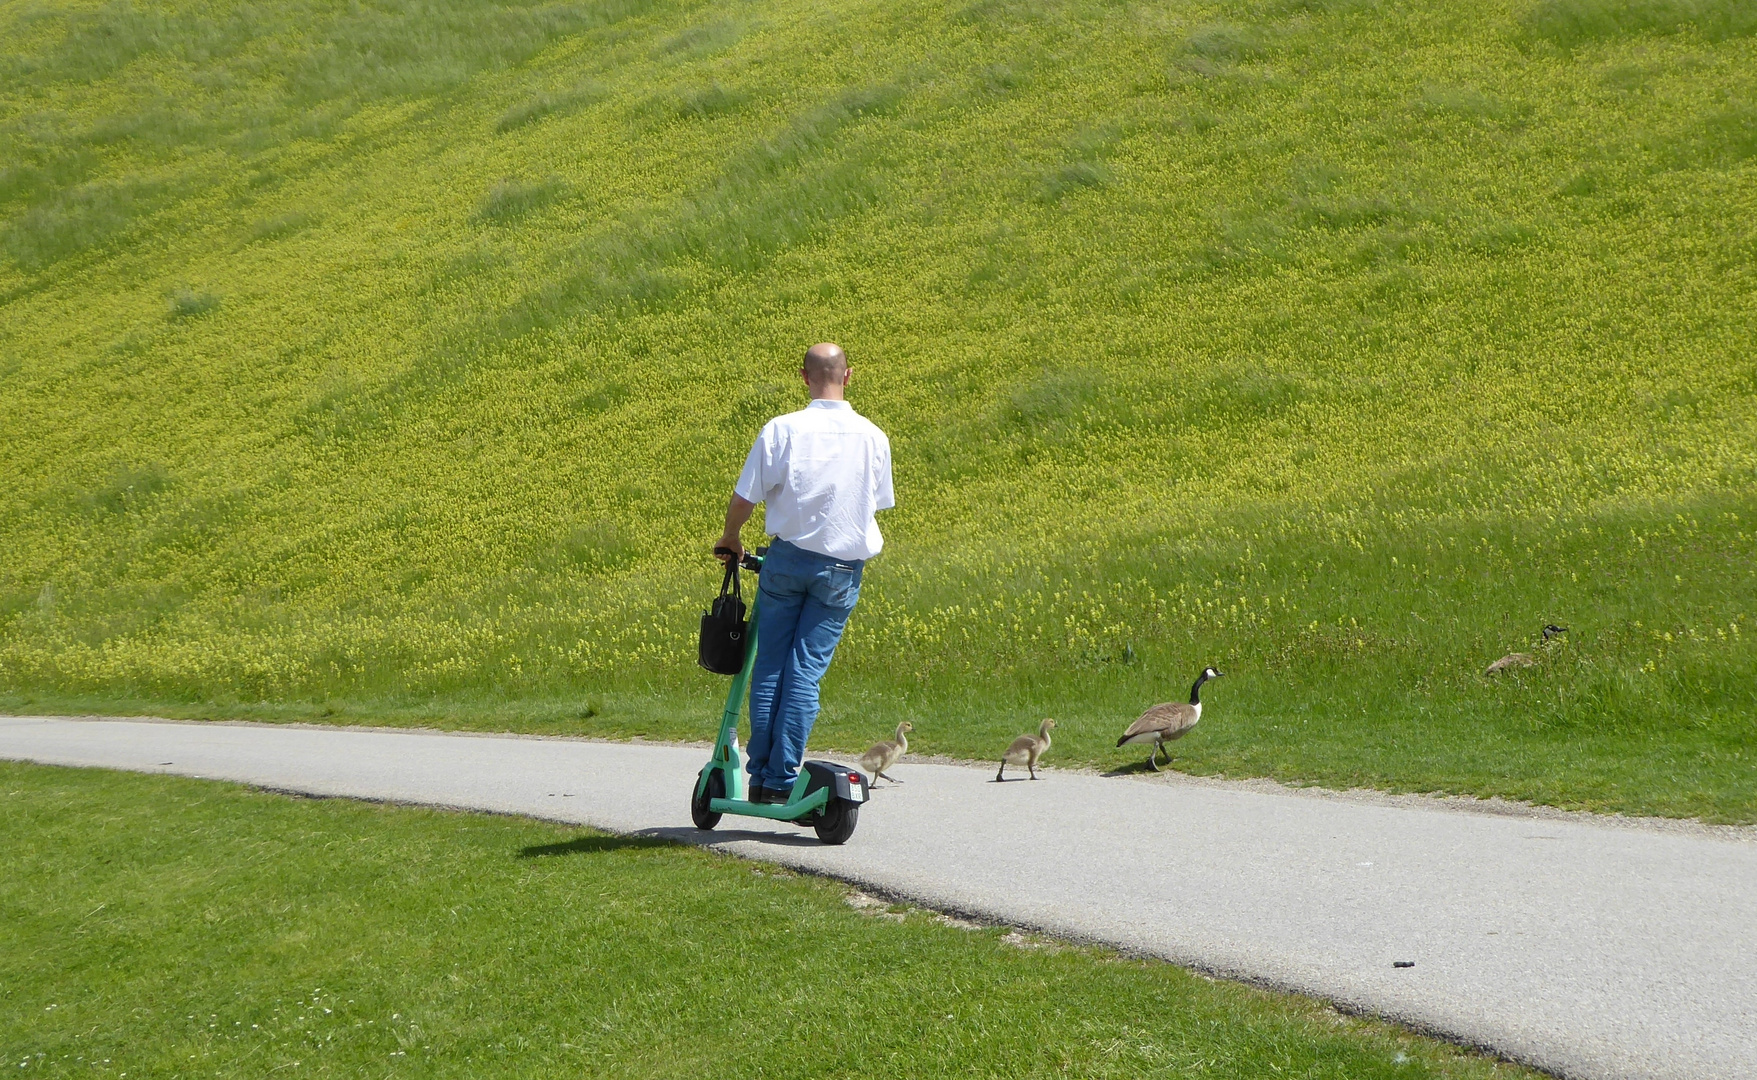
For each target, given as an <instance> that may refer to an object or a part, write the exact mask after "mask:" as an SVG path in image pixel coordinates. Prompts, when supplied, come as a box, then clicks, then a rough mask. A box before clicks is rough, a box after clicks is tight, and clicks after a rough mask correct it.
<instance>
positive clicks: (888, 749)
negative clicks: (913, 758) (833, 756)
mask: <svg viewBox="0 0 1757 1080" xmlns="http://www.w3.org/2000/svg"><path fill="white" fill-rule="evenodd" d="M914 730H915V725H914V724H911V723H910V722H909V721H907V720H905V721H903V722H902V723H901V724H898V725H897V737H896V738H895V739H890V740H886V741H884V742H875V743H873V744H872V749H871V750H868V751H867V752H866V753H864V754H862V755H861V756H860V767H861V768H863V769H865V770H866V771H867V772H869V773H871V774H872V775H873V776H875V777H878V776H883V777H884V778H885V779H886V780H889V781H890V782H891V783H893V784H901V783H902V782H903V781H901V780H899V779H897V778H896V777H894V776H890V775H888V774H886V772H885V770H886V769H888V768H890V767H891V766H893V765H895V764H896V763H897V759H898V758H900V757H902V756H903V755H904V754H907V753H908V752H909V739H908V735H909V733H910V732H911V731H914Z"/></svg>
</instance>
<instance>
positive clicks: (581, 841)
mask: <svg viewBox="0 0 1757 1080" xmlns="http://www.w3.org/2000/svg"><path fill="white" fill-rule="evenodd" d="M669 831H674V832H682V831H683V830H682V829H676V830H669ZM676 843H677V842H676V841H674V840H668V839H665V838H663V837H659V836H576V837H574V838H573V839H572V840H563V841H562V842H561V843H559V844H533V845H531V846H530V847H527V848H521V849H520V850H519V858H521V859H541V858H546V857H548V856H550V855H597V854H600V853H602V852H607V851H627V850H629V849H631V848H633V849H638V848H662V847H675V846H676Z"/></svg>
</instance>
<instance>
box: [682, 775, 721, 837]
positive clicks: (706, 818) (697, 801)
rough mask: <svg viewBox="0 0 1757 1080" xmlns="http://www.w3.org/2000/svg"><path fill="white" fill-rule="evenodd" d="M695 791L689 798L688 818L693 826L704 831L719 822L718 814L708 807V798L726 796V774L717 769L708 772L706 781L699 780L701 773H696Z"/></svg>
mask: <svg viewBox="0 0 1757 1080" xmlns="http://www.w3.org/2000/svg"><path fill="white" fill-rule="evenodd" d="M696 789H697V793H695V794H692V795H691V796H690V798H689V818H690V820H691V821H693V822H695V827H696V828H698V829H701V830H703V831H706V830H708V829H712V828H713V827H714V826H716V825H718V824H720V814H718V813H717V812H715V811H713V810H710V809H708V800H709V799H723V798H725V797H726V776H725V774H724V773H722V772H721V771H720V770H719V769H714V770H712V771H710V772H708V782H707V783H705V784H704V783H702V782H701V774H700V773H697V774H696Z"/></svg>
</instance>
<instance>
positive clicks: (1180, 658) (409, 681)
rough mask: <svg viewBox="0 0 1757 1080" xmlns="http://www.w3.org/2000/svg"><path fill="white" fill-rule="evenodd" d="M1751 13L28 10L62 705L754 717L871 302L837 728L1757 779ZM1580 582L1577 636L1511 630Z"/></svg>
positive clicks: (631, 725) (32, 413)
mask: <svg viewBox="0 0 1757 1080" xmlns="http://www.w3.org/2000/svg"><path fill="white" fill-rule="evenodd" d="M1754 35H1757V4H1753V3H1752V2H1751V0H1689V2H1686V0H1536V2H1528V0H1512V2H1509V3H1474V2H1472V3H1465V2H1462V0H1456V2H1444V3H1422V4H1416V3H1395V2H1391V0H1382V2H1371V0H1358V2H1350V0H1335V2H1324V0H1307V2H1294V0H1273V2H1270V0H1262V2H1245V0H1239V2H1232V3H1189V4H1178V5H1171V4H1158V5H1155V4H1134V3H1125V2H1105V0H1066V2H1062V3H1055V2H1050V0H976V2H973V3H968V4H964V3H960V2H958V0H951V2H949V3H948V2H945V0H936V2H917V0H889V2H886V3H870V2H866V0H814V2H812V3H809V4H808V3H797V2H791V0H716V2H703V3H697V2H690V0H586V2H581V3H553V4H528V5H518V4H501V5H496V4H490V3H483V2H480V0H430V2H427V3H421V4H416V3H409V2H402V0H385V2H380V3H376V4H364V3H348V4H343V3H339V2H330V0H289V2H282V3H276V4H272V5H271V4H253V3H243V2H233V0H213V2H210V3H181V2H177V3H162V4H159V3H154V4H147V3H134V4H129V3H114V4H108V5H97V4H89V3H73V2H60V3H29V4H26V3H20V2H11V0H8V2H0V170H3V171H0V416H4V417H5V418H6V422H5V424H4V425H0V475H3V476H4V477H5V478H6V483H5V484H4V485H0V689H3V690H4V691H5V693H6V694H7V696H6V698H5V699H4V703H5V704H6V706H7V707H9V708H12V709H15V710H16V709H31V708H39V709H40V708H89V709H94V710H106V711H108V710H130V709H149V710H157V711H166V712H183V713H189V714H197V715H260V716H290V717H315V716H325V715H328V716H335V717H340V718H343V719H348V718H371V719H377V720H389V721H392V722H433V721H436V720H437V721H439V722H443V723H449V724H459V725H463V726H478V727H519V728H526V729H533V730H550V731H586V732H599V733H611V734H634V733H643V734H648V735H652V736H660V737H691V736H693V737H702V736H703V735H704V733H705V732H706V731H707V730H708V724H709V721H710V718H711V716H712V715H714V714H715V713H716V712H717V707H716V701H715V699H716V698H717V697H718V695H719V694H721V693H723V692H724V685H725V684H724V682H723V681H721V680H718V679H715V678H713V677H712V676H708V675H705V674H703V673H701V672H699V671H697V670H696V669H694V667H693V666H692V663H691V659H692V650H693V633H694V625H693V624H694V620H695V616H696V615H697V613H699V611H700V609H701V606H702V605H703V603H704V602H705V598H706V596H707V595H708V593H709V592H710V591H711V589H712V587H713V585H714V581H715V574H714V569H713V566H712V564H711V563H710V562H709V561H708V560H707V558H706V555H705V549H706V547H707V545H708V544H709V543H710V542H711V540H712V538H713V536H714V535H716V533H717V529H718V514H719V511H720V510H721V508H722V507H723V504H724V499H725V495H726V492H727V491H728V489H729V486H730V484H731V481H732V479H733V477H734V475H735V473H736V470H737V467H738V465H739V463H740V461H741V459H742V455H743V453H744V451H745V449H746V448H747V446H748V444H749V440H750V438H751V437H752V436H753V434H754V432H755V430H756V428H757V427H758V426H759V425H760V423H761V422H762V421H763V420H764V419H766V418H767V417H768V416H769V415H771V414H773V413H774V412H777V411H782V410H785V409H788V408H791V407H794V406H796V405H797V404H798V403H799V401H800V395H799V394H798V392H797V390H796V384H795V382H794V379H793V375H792V372H793V370H794V369H795V368H796V365H797V362H798V361H797V357H798V354H799V351H800V349H801V347H802V346H803V345H805V344H807V343H809V342H811V341H815V340H819V339H823V338H831V339H835V340H839V341H841V342H842V343H843V344H844V345H846V346H847V347H848V349H849V351H850V354H851V355H852V357H853V359H854V361H855V365H856V375H855V383H854V386H853V393H854V397H855V399H856V405H857V406H858V407H859V408H861V409H862V410H863V411H864V412H866V413H867V414H868V415H870V416H872V417H873V418H874V419H875V420H877V421H878V422H879V423H880V424H882V425H883V426H884V427H885V428H886V429H887V430H888V431H889V432H890V433H891V436H892V439H893V444H894V447H895V452H896V459H897V484H898V494H899V500H900V503H901V505H900V506H899V507H898V509H896V510H895V511H892V512H890V513H889V514H887V515H886V517H885V518H884V519H883V525H884V527H885V529H886V530H887V535H888V536H889V538H890V546H889V547H888V549H887V551H886V553H885V554H884V555H883V556H882V557H881V558H880V559H879V560H877V561H875V563H874V564H873V565H872V567H871V570H870V574H869V577H868V579H867V580H868V585H867V588H866V591H865V594H864V597H863V600H862V608H861V610H860V612H859V614H858V615H857V616H856V619H855V623H854V624H853V627H852V629H851V631H850V635H849V638H848V640H847V641H846V643H845V644H844V646H843V650H842V652H841V654H840V656H839V658H838V661H837V666H836V668H835V669H834V671H833V672H832V675H831V677H830V680H829V682H828V683H827V684H826V714H825V717H824V720H823V722H822V724H821V725H820V729H819V731H820V735H819V742H821V743H822V744H824V745H827V746H843V747H854V746H862V745H864V744H865V743H866V742H867V741H869V740H870V739H872V738H874V737H876V736H877V735H879V734H880V733H882V732H883V731H886V730H888V728H889V726H890V725H891V724H892V723H894V722H895V720H897V719H899V718H904V717H907V718H910V719H912V720H914V721H915V723H916V725H917V745H918V746H919V747H920V748H921V749H922V750H925V751H929V752H940V753H950V754H958V755H965V756H972V757H987V756H990V755H991V754H992V753H994V752H996V751H997V750H998V748H999V747H1000V746H1002V745H1004V742H1005V739H1006V738H1008V737H1010V736H1011V735H1013V734H1015V733H1017V732H1018V731H1022V730H1025V728H1026V727H1028V726H1030V725H1032V724H1034V722H1035V721H1036V719H1037V718H1038V717H1039V716H1042V715H1046V714H1053V715H1055V716H1057V717H1058V719H1060V720H1061V721H1062V726H1061V727H1060V728H1059V729H1058V742H1057V749H1056V751H1055V752H1054V754H1053V755H1052V759H1059V760H1061V761H1063V762H1075V761H1083V762H1092V763H1098V764H1104V765H1116V764H1122V763H1136V762H1138V761H1139V760H1140V759H1141V758H1142V757H1144V755H1143V754H1138V753H1136V752H1135V751H1134V750H1130V751H1127V752H1126V753H1125V752H1119V751H1115V750H1113V749H1111V748H1110V744H1111V742H1112V741H1114V738H1115V735H1116V733H1117V732H1118V731H1119V730H1120V729H1121V728H1122V727H1123V726H1124V725H1125V724H1126V723H1127V722H1128V720H1129V719H1131V718H1132V717H1133V716H1134V714H1135V713H1136V712H1137V711H1138V710H1139V709H1140V708H1141V707H1143V706H1144V705H1147V704H1150V703H1152V702H1154V701H1158V700H1164V699H1166V698H1173V697H1182V696H1183V695H1184V694H1185V693H1186V688H1187V686H1188V683H1189V680H1190V679H1191V678H1193V676H1194V674H1195V672H1196V670H1197V669H1198V668H1199V667H1200V666H1201V665H1203V664H1205V663H1210V662H1212V663H1215V664H1218V665H1219V666H1220V667H1222V668H1223V669H1224V670H1226V671H1228V673H1229V675H1230V676H1231V678H1230V679H1229V680H1223V681H1222V682H1220V683H1217V684H1215V686H1214V687H1213V688H1212V690H1211V691H1210V694H1209V696H1208V698H1207V700H1208V701H1209V703H1210V710H1209V712H1208V713H1207V716H1206V719H1205V720H1204V723H1203V726H1202V728H1201V729H1199V730H1198V732H1197V734H1195V735H1194V736H1192V737H1191V738H1190V739H1188V740H1186V741H1185V742H1184V743H1183V744H1180V746H1179V750H1180V753H1181V758H1180V765H1179V767H1180V768H1184V769H1187V770H1191V771H1196V772H1205V773H1214V772H1225V773H1227V774H1229V775H1239V774H1255V775H1262V774H1268V775H1275V776H1279V777H1283V778H1287V779H1296V780H1310V781H1315V782H1322V783H1327V784H1353V783H1370V784H1376V785H1381V786H1387V787H1401V788H1422V789H1439V790H1464V791H1476V792H1481V793H1501V794H1507V795H1513V796H1517V797H1522V798H1532V799H1540V800H1545V801H1553V802H1560V803H1565V804H1569V805H1584V806H1593V807H1601V808H1617V809H1628V810H1642V811H1653V812H1661V813H1671V814H1701V815H1704V816H1707V817H1711V818H1716V819H1734V820H1751V819H1753V818H1757V749H1753V746H1754V745H1757V744H1754V742H1753V738H1752V737H1753V734H1757V690H1754V687H1757V678H1754V677H1757V644H1754V643H1753V638H1754V637H1757V367H1754V362H1753V355H1752V350H1751V343H1752V342H1753V340H1757V294H1754V291H1753V286H1754V284H1757V271H1754V270H1753V267H1757V225H1754V224H1753V223H1754V222H1757V36H1754ZM1547 621H1557V622H1561V623H1563V624H1564V625H1567V626H1569V627H1570V628H1571V631H1572V632H1571V633H1570V634H1569V635H1568V636H1567V638H1566V639H1565V644H1563V645H1562V646H1561V647H1560V648H1557V649H1553V650H1551V651H1550V652H1549V653H1547V654H1546V655H1545V657H1544V662H1543V663H1542V665H1541V666H1540V667H1538V668H1535V669H1533V670H1531V671H1528V672H1525V673H1523V674H1521V675H1519V676H1517V677H1514V678H1509V679H1506V680H1503V681H1499V682H1493V681H1490V680H1486V679H1484V678H1483V677H1482V676H1481V675H1480V672H1481V670H1482V668H1483V666H1484V665H1486V664H1487V663H1488V661H1490V660H1492V659H1494V658H1495V657H1497V656H1499V655H1501V654H1502V653H1504V652H1507V651H1510V650H1512V649H1515V648H1530V647H1531V646H1532V644H1533V643H1534V641H1535V637H1536V633H1537V630H1538V628H1539V627H1540V626H1542V625H1543V624H1544V623H1545V622H1547Z"/></svg>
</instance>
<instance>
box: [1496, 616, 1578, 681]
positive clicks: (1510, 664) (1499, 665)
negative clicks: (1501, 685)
mask: <svg viewBox="0 0 1757 1080" xmlns="http://www.w3.org/2000/svg"><path fill="white" fill-rule="evenodd" d="M1567 632H1568V628H1567V627H1566V626H1557V625H1556V624H1554V623H1551V624H1550V625H1548V626H1546V627H1544V628H1543V642H1542V644H1543V645H1548V644H1549V643H1550V640H1551V639H1552V638H1554V637H1555V636H1556V635H1558V634H1566V633H1567ZM1540 647H1541V646H1540ZM1536 665H1537V658H1536V657H1535V656H1532V655H1531V654H1530V653H1528V652H1515V653H1508V654H1507V655H1506V656H1503V657H1501V658H1500V659H1499V660H1496V661H1495V662H1494V663H1492V664H1490V665H1489V666H1488V668H1487V669H1486V670H1485V671H1484V672H1483V674H1484V675H1499V674H1500V673H1501V672H1503V671H1512V670H1513V669H1514V668H1522V667H1535V666H1536Z"/></svg>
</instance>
